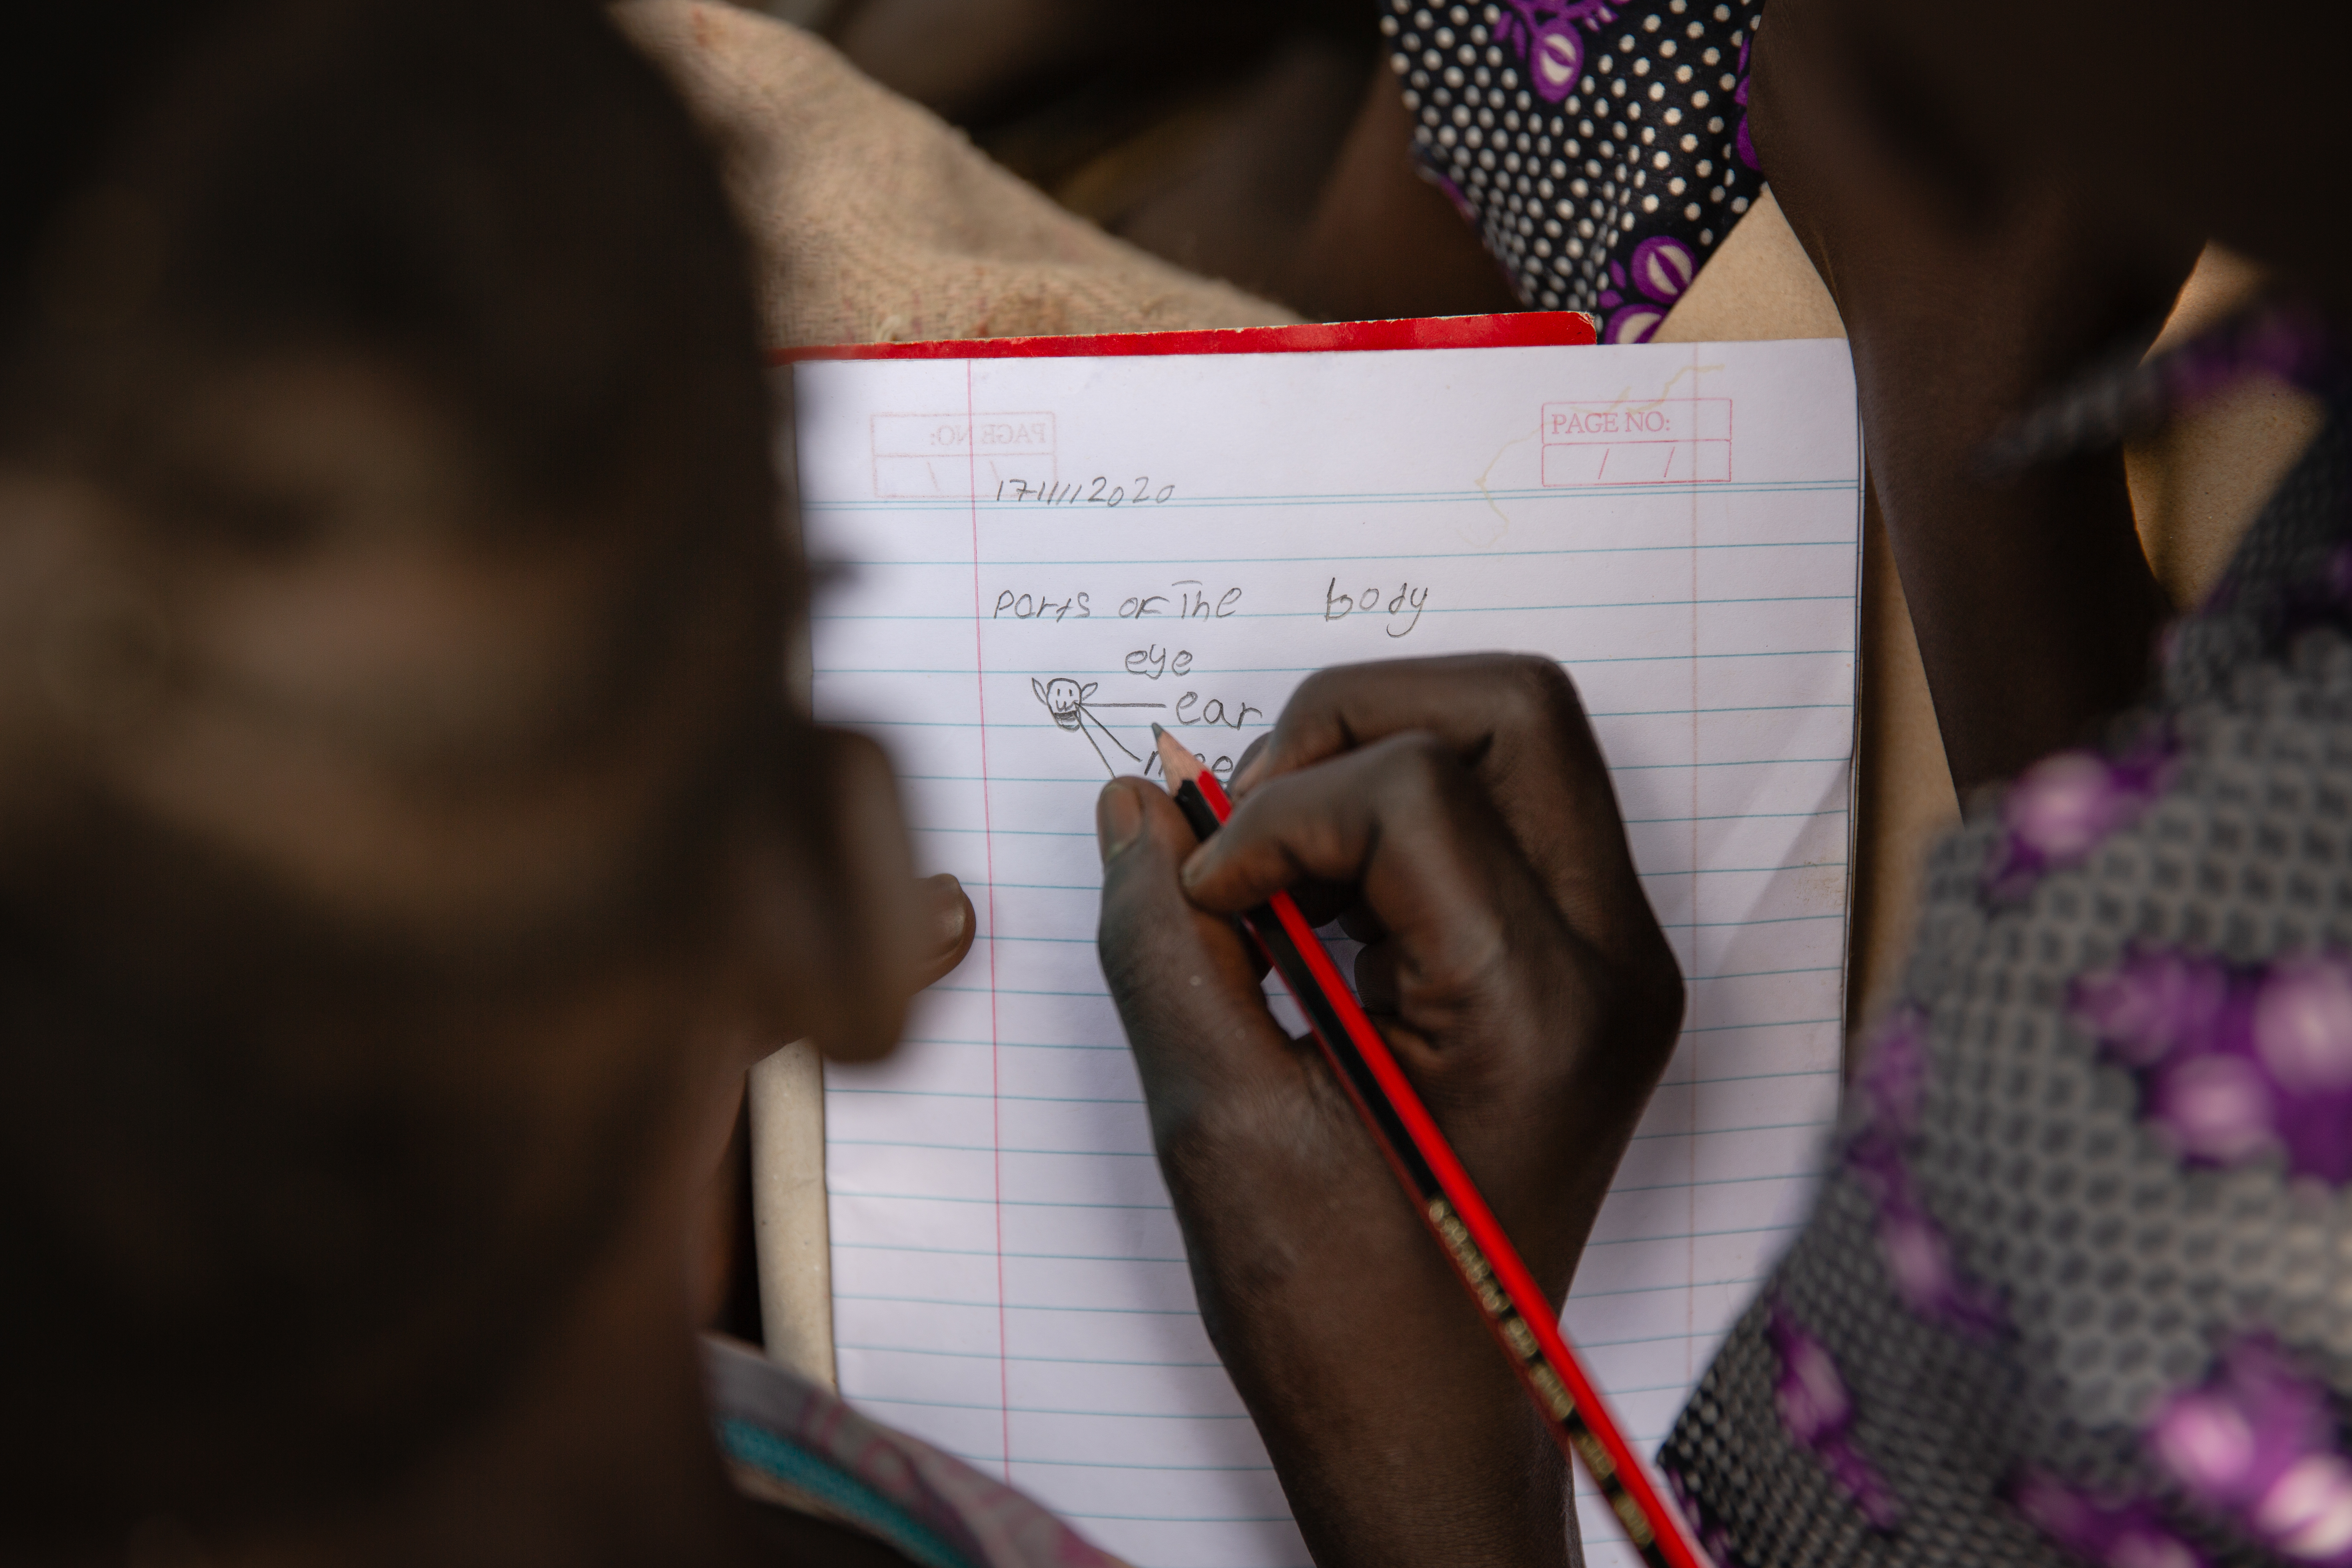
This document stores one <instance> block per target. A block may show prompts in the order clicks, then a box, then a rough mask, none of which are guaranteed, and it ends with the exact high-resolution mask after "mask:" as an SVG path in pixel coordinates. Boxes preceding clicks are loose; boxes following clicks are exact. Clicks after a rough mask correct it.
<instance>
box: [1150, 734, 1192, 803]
mask: <svg viewBox="0 0 2352 1568" xmlns="http://www.w3.org/2000/svg"><path fill="white" fill-rule="evenodd" d="M1151 738H1152V742H1153V743H1154V744H1155V745H1157V746H1158V747H1159V748H1160V768H1161V770H1162V771H1163V772H1165V773H1167V775H1168V788H1169V790H1170V791H1171V793H1172V792H1174V791H1176V790H1180V789H1181V788H1183V787H1184V786H1185V785H1186V784H1191V783H1192V781H1193V780H1194V779H1196V778H1199V777H1200V776H1201V771H1202V770H1201V759H1200V758H1198V757H1196V756H1194V755H1193V754H1192V752H1188V751H1186V750H1185V749H1184V743H1183V742H1181V741H1179V740H1178V739H1177V738H1176V737H1175V736H1173V735H1171V734H1170V733H1169V732H1168V731H1165V730H1163V729H1161V728H1160V726H1159V725H1157V724H1154V725H1153V726H1151Z"/></svg>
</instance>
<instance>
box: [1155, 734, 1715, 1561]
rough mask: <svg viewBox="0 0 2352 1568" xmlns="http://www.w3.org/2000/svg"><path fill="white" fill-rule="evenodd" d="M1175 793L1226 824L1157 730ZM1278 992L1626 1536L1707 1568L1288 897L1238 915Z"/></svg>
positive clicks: (1211, 824) (1218, 787)
mask: <svg viewBox="0 0 2352 1568" xmlns="http://www.w3.org/2000/svg"><path fill="white" fill-rule="evenodd" d="M1151 732H1152V735H1153V737H1154V739H1155V740H1156V741H1157V742H1158V743H1159V747H1160V765H1161V766H1162V767H1163V768H1164V769H1165V770H1166V771H1167V774H1168V783H1169V787H1170V792H1171V794H1172V795H1174V796H1175V797H1176V804H1177V805H1178V806H1179V807H1180V808H1181V810H1182V811H1183V813H1184V816H1185V819H1186V820H1187V821H1189V822H1190V823H1192V831H1193V832H1194V833H1196V834H1198V835H1200V837H1202V838H1204V839H1205V838H1207V837H1209V835H1211V834H1212V833H1214V832H1215V831H1216V830H1217V829H1218V828H1219V827H1220V826H1223V823H1224V821H1225V819H1226V818H1227V817H1228V816H1232V815H1233V802H1232V801H1231V800H1230V799H1229V798H1228V797H1227V796H1226V795H1225V791H1224V786H1223V784H1219V783H1218V782H1217V776H1216V774H1214V773H1211V772H1209V771H1208V770H1207V769H1206V768H1204V767H1203V766H1202V763H1201V759H1200V758H1198V757H1195V756H1194V755H1192V752H1188V751H1186V750H1185V749H1184V748H1183V746H1182V745H1181V744H1180V743H1179V742H1177V740H1176V738H1175V737H1174V736H1172V735H1171V734H1169V733H1168V731H1165V730H1163V729H1161V728H1160V726H1159V725H1157V724H1154V725H1153V726H1152V727H1151ZM1243 923H1244V925H1245V926H1247V928H1248V929H1249V932H1250V935H1251V936H1252V937H1254V938H1255V939H1256V942H1257V944H1258V946H1259V947H1261V948H1262V949H1264V950H1265V956H1266V959H1267V961H1268V962H1269V963H1272V964H1273V965H1274V969H1275V972H1276V973H1278V974H1280V975H1281V976H1282V983H1283V984H1284V986H1285V987H1286V988H1287V989H1288V990H1289V992H1290V994H1291V995H1292V996H1293V997H1294V998H1296V999H1297V1003H1298V1006H1299V1010H1300V1011H1302V1012H1303V1013H1305V1014H1306V1015H1307V1023H1308V1024H1309V1025H1311V1026H1313V1028H1314V1031H1315V1038H1316V1040H1317V1042H1318V1044H1320V1045H1321V1046H1322V1047H1323V1055H1324V1058H1325V1059H1326V1060H1328V1062H1329V1063H1330V1064H1331V1070H1332V1071H1333V1072H1334V1073H1335V1074H1337V1075H1338V1077H1339V1082H1340V1084H1341V1085H1342V1086H1343V1087H1344V1088H1345V1089H1347V1091H1348V1096H1349V1099H1351V1100H1354V1101H1355V1102H1356V1110H1358V1111H1359V1112H1360V1113H1361V1115H1362V1116H1363V1119H1364V1124H1365V1125H1366V1126H1368V1127H1370V1129H1371V1131H1372V1136H1373V1137H1374V1139H1375V1140H1376V1141H1377V1142H1379V1143H1380V1146H1381V1152H1382V1153H1384V1154H1386V1155H1387V1156H1388V1162H1389V1165H1390V1167H1391V1169H1392V1170H1394V1171H1395V1172H1396V1173H1397V1179H1398V1180H1399V1181H1400V1182H1402V1183H1403V1184H1404V1188H1405V1191H1406V1193H1407V1194H1409V1195H1410V1196H1411V1197H1412V1201H1413V1204H1414V1205H1415V1206H1416V1207H1417V1208H1419V1210H1420V1211H1421V1216H1422V1218H1423V1220H1424V1221H1425V1222H1426V1223H1427V1224H1428V1226H1429V1229H1430V1233H1431V1234H1432V1235H1433V1236H1435V1237H1437V1240H1438V1242H1439V1245H1440V1246H1441V1247H1443V1248H1444V1252H1445V1256H1446V1257H1447V1258H1449V1259H1451V1260H1452V1262H1453V1264H1454V1272H1455V1273H1456V1274H1457V1275H1459V1276H1460V1277H1461V1279H1462V1284H1463V1287H1464V1288H1465V1289H1467V1290H1468V1291H1469V1292H1470V1294H1471V1295H1472V1296H1473V1297H1474V1298H1475V1300H1477V1302H1478V1305H1479V1307H1480V1308H1481V1309H1482V1310H1484V1311H1485V1313H1486V1325H1487V1327H1488V1328H1490V1329H1492V1330H1493V1331H1494V1333H1495V1340H1496V1343H1497V1344H1499V1345H1501V1346H1502V1347H1503V1352H1504V1353H1505V1354H1506V1355H1507V1357H1508V1358H1509V1359H1510V1363H1511V1365H1512V1368H1513V1370H1515V1371H1516V1372H1517V1373H1518V1376H1519V1381H1520V1383H1521V1384H1525V1385H1526V1387H1527V1391H1528V1395H1529V1396H1530V1397H1531V1398H1532V1399H1534V1401H1535V1405H1536V1409H1537V1411H1538V1414H1540V1415H1542V1417H1543V1419H1544V1424H1545V1426H1547V1427H1549V1429H1550V1431H1551V1435H1552V1436H1553V1438H1554V1439H1555V1440H1556V1441H1557V1442H1558V1443H1559V1446H1560V1447H1561V1448H1562V1449H1563V1450H1565V1451H1566V1452H1568V1453H1569V1454H1571V1455H1573V1456H1575V1458H1578V1459H1580V1460H1581V1461H1582V1462H1583V1465H1584V1468H1585V1471H1586V1473H1587V1474H1589V1475H1590V1476H1591V1478H1592V1482H1593V1485H1595V1486H1596V1487H1598V1488H1599V1489H1601V1496H1602V1497H1603V1498H1604V1499H1606V1500H1608V1503H1609V1509H1610V1511H1611V1512H1612V1513H1613V1514H1615V1515H1616V1517H1617V1521H1618V1523H1619V1524H1621V1525H1622V1526H1623V1527H1624V1531H1625V1536H1626V1539H1627V1540H1629V1541H1631V1542H1633V1549H1634V1550H1635V1551H1637V1552H1640V1553H1641V1554H1642V1557H1643V1560H1644V1561H1645V1562H1648V1563H1653V1564H1655V1565H1656V1568H1710V1564H1709V1563H1708V1561H1707V1557H1706V1553H1705V1552H1702V1551H1701V1550H1700V1548H1699V1546H1698V1543H1697V1542H1696V1541H1695V1540H1694V1539H1693V1538H1692V1536H1691V1531H1690V1527H1689V1525H1688V1524H1687V1523H1685V1521H1684V1519H1683V1516H1682V1513H1681V1510H1678V1509H1676V1508H1675V1505H1674V1504H1673V1502H1672V1501H1670V1500H1668V1499H1667V1498H1666V1497H1665V1495H1664V1493H1662V1492H1660V1491H1659V1489H1658V1488H1657V1486H1656V1484H1655V1483H1654V1482H1653V1481H1652V1480H1651V1479H1650V1474H1649V1471H1648V1470H1647V1469H1646V1468H1643V1465H1642V1462H1641V1460H1640V1458H1638V1457H1636V1456H1635V1454H1634V1452H1633V1445H1632V1444H1630V1443H1628V1442H1627V1441H1626V1440H1625V1434H1624V1432H1623V1429H1622V1428H1621V1427H1620V1426H1618V1424H1617V1420H1616V1417H1615V1416H1614V1415H1612V1414H1611V1413H1610V1410H1609V1407H1608V1405H1606V1404H1604V1403H1603V1402H1602V1400H1601V1391H1600V1389H1599V1388H1598V1387H1596V1386H1595V1385H1594V1384H1593V1382H1592V1379H1591V1377H1590V1376H1589V1375H1587V1373H1585V1370H1584V1366H1583V1363H1581V1362H1580V1361H1579V1360H1578V1359H1577V1355H1576V1352H1574V1351H1572V1350H1570V1348H1569V1346H1568V1342H1567V1340H1566V1339H1565V1338H1563V1337H1562V1336H1561V1334H1560V1331H1559V1319H1558V1317H1557V1315H1556V1314H1555V1313H1554V1312H1553V1311H1552V1308H1551V1302H1550V1300H1549V1298H1547V1297H1546V1296H1545V1295H1544V1293H1543V1290H1542V1289H1541V1288H1539V1287H1538V1285H1537V1284H1536V1282H1535V1277H1534V1276H1533V1275H1531V1274H1529V1273H1528V1268H1527V1265H1526V1264H1525V1263H1524V1262H1522V1261H1521V1260H1520V1258H1519V1253H1518V1248H1517V1247H1513V1246H1512V1245H1511V1239H1510V1237H1507V1236H1506V1235H1504V1234H1503V1227H1502V1226H1501V1225H1500V1224H1498V1223H1497V1222H1496V1218H1495V1213H1494V1210H1493V1209H1491V1208H1489V1207H1488V1206H1487V1205H1486V1199H1485V1197H1483V1196H1482V1195H1480V1194H1479V1192H1478V1189H1477V1186H1476V1184H1474V1183H1473V1182H1472V1181H1471V1180H1470V1173H1468V1172H1467V1171H1465V1170H1464V1169H1463V1168H1462V1162H1461V1161H1460V1160H1459V1159H1457V1158H1456V1157H1455V1156H1454V1147H1453V1145H1452V1144H1450V1143H1448V1142H1446V1141H1445V1134H1444V1133H1443V1132H1441V1131H1438V1127H1437V1123H1436V1122H1435V1121H1432V1120H1431V1119H1430V1115H1429V1111H1428V1110H1427V1109H1426V1108H1425V1107H1424V1106H1423V1104H1422V1102H1421V1096H1420V1095H1419V1094H1417V1093H1415V1092H1414V1090H1413V1087H1412V1082H1411V1080H1409V1079H1407V1078H1406V1077H1405V1076H1404V1070H1403V1069H1402V1068H1400V1067H1399V1066H1398V1065H1397V1060H1396V1057H1395V1055H1394V1053H1392V1052H1391V1050H1390V1049H1389V1046H1388V1042H1387V1041H1386V1040H1385V1039H1383V1038H1381V1033H1380V1031H1379V1030H1378V1029H1376V1028H1374V1027H1373V1026H1372V1021H1371V1019H1370V1018H1369V1017H1367V1016H1365V1014H1364V1009H1363V1007H1362V1006H1361V1005H1360V1004H1359V1003H1358V1002H1357V1000H1356V995H1355V993H1354V992H1353V991H1351V990H1350V989H1349V986H1348V984H1347V982H1346V981H1345V980H1343V979H1341V978H1340V976H1339V967H1338V965H1336V964H1334V963H1332V962H1331V955H1330V954H1329V953H1328V952H1325V951H1324V947H1323V942H1322V940H1321V939H1320V938H1318V936H1317V935H1316V934H1315V931H1314V928H1313V927H1311V926H1309V925H1308V924H1307V917H1306V916H1305V915H1303V914H1301V913H1300V912H1299V910H1298V904H1297V900H1294V899H1292V898H1291V896H1290V895H1289V894H1288V893H1276V895H1275V896H1274V898H1273V900H1272V901H1270V902H1269V903H1267V904H1266V905H1265V908H1263V909H1258V910H1252V911H1250V913H1249V914H1247V915H1245V916H1244V917H1243Z"/></svg>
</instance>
